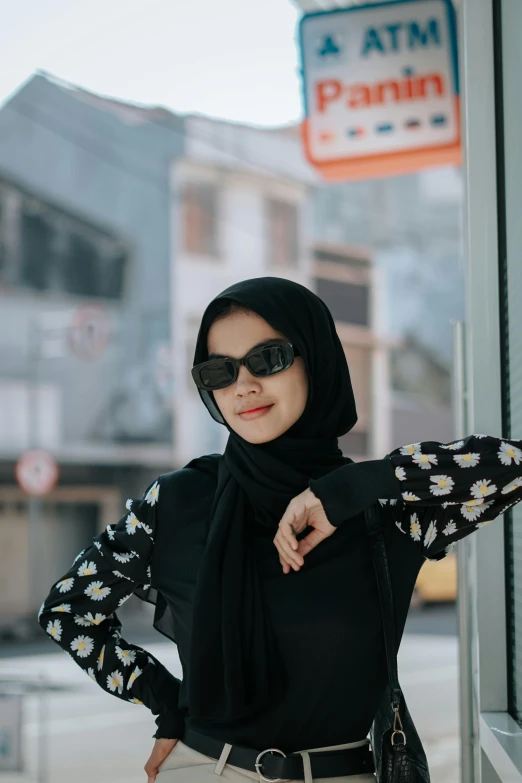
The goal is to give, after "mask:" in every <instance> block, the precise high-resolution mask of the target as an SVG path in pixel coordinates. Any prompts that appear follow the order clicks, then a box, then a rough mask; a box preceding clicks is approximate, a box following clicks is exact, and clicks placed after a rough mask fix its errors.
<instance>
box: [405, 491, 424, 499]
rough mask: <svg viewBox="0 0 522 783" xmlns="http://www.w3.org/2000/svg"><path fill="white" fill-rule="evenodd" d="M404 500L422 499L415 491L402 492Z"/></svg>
mask: <svg viewBox="0 0 522 783" xmlns="http://www.w3.org/2000/svg"><path fill="white" fill-rule="evenodd" d="M402 498H403V500H420V498H419V497H417V495H414V494H413V492H403V493H402Z"/></svg>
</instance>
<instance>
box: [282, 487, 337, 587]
mask: <svg viewBox="0 0 522 783" xmlns="http://www.w3.org/2000/svg"><path fill="white" fill-rule="evenodd" d="M307 525H309V526H310V527H313V528H314V529H313V530H312V531H311V532H310V533H308V535H307V536H305V537H304V538H302V539H301V540H300V541H297V540H296V538H295V535H296V533H301V531H303V530H304V529H305V527H306V526H307ZM336 530H337V528H336V527H334V525H331V524H330V522H329V521H328V517H327V516H326V513H325V510H324V508H323V504H322V503H321V501H320V500H319V498H317V497H316V496H315V495H314V493H313V492H312V490H311V489H310V488H308V489H305V491H304V492H301V494H300V495H297V496H296V497H295V498H293V499H292V500H291V501H290V503H289V504H288V507H287V509H286V511H285V513H284V514H283V516H282V518H281V521H280V523H279V528H278V531H277V533H276V536H275V538H274V544H275V545H276V547H277V550H278V552H279V560H280V561H281V565H282V566H283V573H285V574H288V572H289V571H290V568H293V569H294V570H295V571H299V569H300V567H301V566H302V565H303V564H304V556H305V555H306V554H308V552H310V550H311V549H313V548H314V547H316V546H317V544H318V543H319V542H320V541H323V540H324V539H325V538H328V536H331V535H332V533H335V531H336Z"/></svg>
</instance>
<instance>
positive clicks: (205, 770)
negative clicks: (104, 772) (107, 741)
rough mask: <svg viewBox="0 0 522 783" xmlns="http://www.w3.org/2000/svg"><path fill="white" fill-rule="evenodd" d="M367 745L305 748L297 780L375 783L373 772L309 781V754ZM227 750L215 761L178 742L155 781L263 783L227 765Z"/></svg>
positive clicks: (289, 782)
mask: <svg viewBox="0 0 522 783" xmlns="http://www.w3.org/2000/svg"><path fill="white" fill-rule="evenodd" d="M368 743H369V739H364V740H359V741H358V742H347V743H345V744H344V745H328V746H326V747H324V748H309V749H308V750H300V751H298V753H300V754H301V756H302V757H303V766H304V779H303V778H300V780H301V781H302V780H304V783H375V775H374V774H373V772H364V773H363V774H361V775H342V776H341V777H335V778H313V777H312V771H311V767H310V758H309V754H310V753H313V752H314V751H316V750H341V749H342V748H358V747H360V746H361V745H366V744H368ZM231 748H232V745H229V744H228V743H227V744H225V746H224V748H223V751H222V753H221V758H220V759H218V760H217V761H216V759H214V758H212V757H211V756H205V755H204V754H203V753H200V752H199V751H198V750H194V749H193V748H190V747H189V746H188V745H185V743H184V742H182V741H181V740H178V741H177V743H176V745H175V746H174V748H173V750H172V751H171V752H170V753H169V755H168V756H167V758H166V759H165V761H163V762H162V763H161V764H160V767H159V773H158V776H157V778H156V780H157V783H218V781H217V780H216V775H219V776H220V778H221V780H222V781H229V782H230V783H249V782H250V780H255V781H256V782H257V783H264V781H263V779H262V778H261V777H260V775H259V774H258V773H257V772H251V771H250V770H248V769H242V768H241V767H235V766H234V765H233V764H228V763H227V757H228V754H229V753H230V750H231ZM284 782H285V783H297V781H295V780H290V779H289V778H284Z"/></svg>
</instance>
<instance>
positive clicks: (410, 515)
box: [380, 435, 522, 560]
mask: <svg viewBox="0 0 522 783" xmlns="http://www.w3.org/2000/svg"><path fill="white" fill-rule="evenodd" d="M386 458H387V459H389V460H391V462H392V465H393V467H394V470H395V476H396V478H397V479H398V481H399V483H400V498H395V499H391V498H388V499H387V498H386V497H384V498H381V499H380V503H381V504H382V505H384V504H386V503H389V504H390V508H391V510H392V514H393V517H394V519H395V523H396V524H397V527H398V528H399V529H400V530H401V531H402V532H403V533H404V534H405V535H410V536H411V537H412V538H413V539H414V540H415V541H417V542H419V544H420V545H421V547H422V551H423V555H424V557H426V558H427V559H429V560H441V559H442V558H443V557H445V556H446V555H447V554H449V552H451V551H452V550H453V549H454V547H455V544H456V542H457V541H459V540H460V539H462V538H465V537H466V536H467V535H469V534H470V533H472V532H473V531H474V530H476V529H477V528H480V527H482V526H483V525H485V524H487V523H488V522H491V521H492V520H493V519H495V518H496V517H498V516H499V515H500V514H503V513H504V511H506V510H507V509H508V508H510V507H511V506H514V505H515V504H516V503H519V502H520V501H521V500H522V440H508V439H503V438H495V437H492V436H488V435H469V436H467V437H465V438H463V439H462V440H458V441H454V442H452V443H438V442H436V441H425V442H422V443H412V444H409V445H407V446H401V447H400V448H397V449H395V450H394V451H392V452H391V453H390V454H388V455H387V457H386Z"/></svg>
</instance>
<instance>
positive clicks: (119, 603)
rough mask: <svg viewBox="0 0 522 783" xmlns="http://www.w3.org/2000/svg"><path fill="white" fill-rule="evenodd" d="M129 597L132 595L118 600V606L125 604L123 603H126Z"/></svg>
mask: <svg viewBox="0 0 522 783" xmlns="http://www.w3.org/2000/svg"><path fill="white" fill-rule="evenodd" d="M131 595H132V593H129V595H124V596H123V598H120V600H119V601H118V606H122V605H123V604H124V603H125V601H128V600H129V598H130V597H131Z"/></svg>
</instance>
